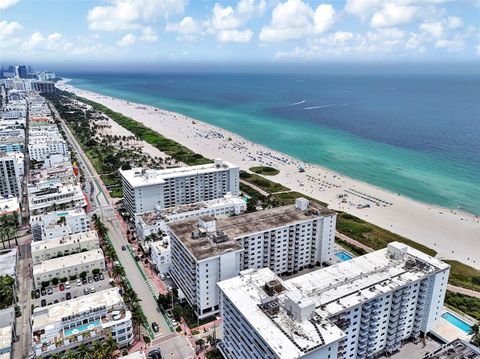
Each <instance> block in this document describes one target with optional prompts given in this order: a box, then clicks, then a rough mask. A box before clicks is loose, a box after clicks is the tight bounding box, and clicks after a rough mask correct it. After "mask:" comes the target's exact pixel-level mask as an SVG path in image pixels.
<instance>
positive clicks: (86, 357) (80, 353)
mask: <svg viewBox="0 0 480 359" xmlns="http://www.w3.org/2000/svg"><path fill="white" fill-rule="evenodd" d="M76 354H77V357H78V358H79V359H80V358H81V359H92V353H91V352H90V349H89V348H88V347H87V346H86V345H85V344H81V345H80V346H79V347H78V348H77V349H76Z"/></svg>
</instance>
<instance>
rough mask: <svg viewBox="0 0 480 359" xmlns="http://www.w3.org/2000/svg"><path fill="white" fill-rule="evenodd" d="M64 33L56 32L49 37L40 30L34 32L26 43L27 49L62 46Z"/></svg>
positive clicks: (46, 48) (45, 48) (48, 48)
mask: <svg viewBox="0 0 480 359" xmlns="http://www.w3.org/2000/svg"><path fill="white" fill-rule="evenodd" d="M62 40H63V35H62V34H60V33H58V32H54V33H52V34H50V35H48V36H47V37H45V36H43V35H42V33H40V32H38V31H37V32H34V33H33V34H32V36H30V39H29V40H28V41H27V42H26V43H25V44H24V47H25V49H26V50H53V49H58V48H60V47H61V46H62Z"/></svg>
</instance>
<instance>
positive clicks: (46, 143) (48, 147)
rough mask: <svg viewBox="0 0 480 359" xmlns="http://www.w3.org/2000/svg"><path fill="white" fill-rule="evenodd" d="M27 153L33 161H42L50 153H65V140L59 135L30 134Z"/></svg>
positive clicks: (66, 146)
mask: <svg viewBox="0 0 480 359" xmlns="http://www.w3.org/2000/svg"><path fill="white" fill-rule="evenodd" d="M28 153H29V155H30V158H31V159H32V160H35V161H43V160H45V158H47V156H48V155H51V154H56V153H59V154H62V155H67V154H68V153H69V151H68V145H67V142H66V141H65V140H64V139H63V138H61V137H60V136H52V135H46V136H33V137H32V136H30V137H29V139H28Z"/></svg>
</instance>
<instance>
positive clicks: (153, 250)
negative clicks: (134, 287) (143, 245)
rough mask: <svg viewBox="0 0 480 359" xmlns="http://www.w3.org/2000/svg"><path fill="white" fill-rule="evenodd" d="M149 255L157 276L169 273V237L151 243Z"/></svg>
mask: <svg viewBox="0 0 480 359" xmlns="http://www.w3.org/2000/svg"><path fill="white" fill-rule="evenodd" d="M150 255H151V258H152V264H153V267H154V268H155V269H156V270H157V271H158V273H159V274H165V273H168V272H170V268H171V258H170V237H169V236H164V237H163V239H162V240H161V241H156V242H151V243H150Z"/></svg>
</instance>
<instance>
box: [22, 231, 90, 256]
mask: <svg viewBox="0 0 480 359" xmlns="http://www.w3.org/2000/svg"><path fill="white" fill-rule="evenodd" d="M98 248H100V243H99V241H98V235H97V232H96V231H88V232H85V233H77V234H69V235H66V236H62V237H55V238H51V239H48V240H44V241H38V242H35V241H34V242H32V243H31V252H32V261H33V264H39V263H41V262H43V261H46V260H49V259H52V258H57V257H64V256H69V255H71V254H75V253H80V252H86V251H91V250H93V249H98Z"/></svg>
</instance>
